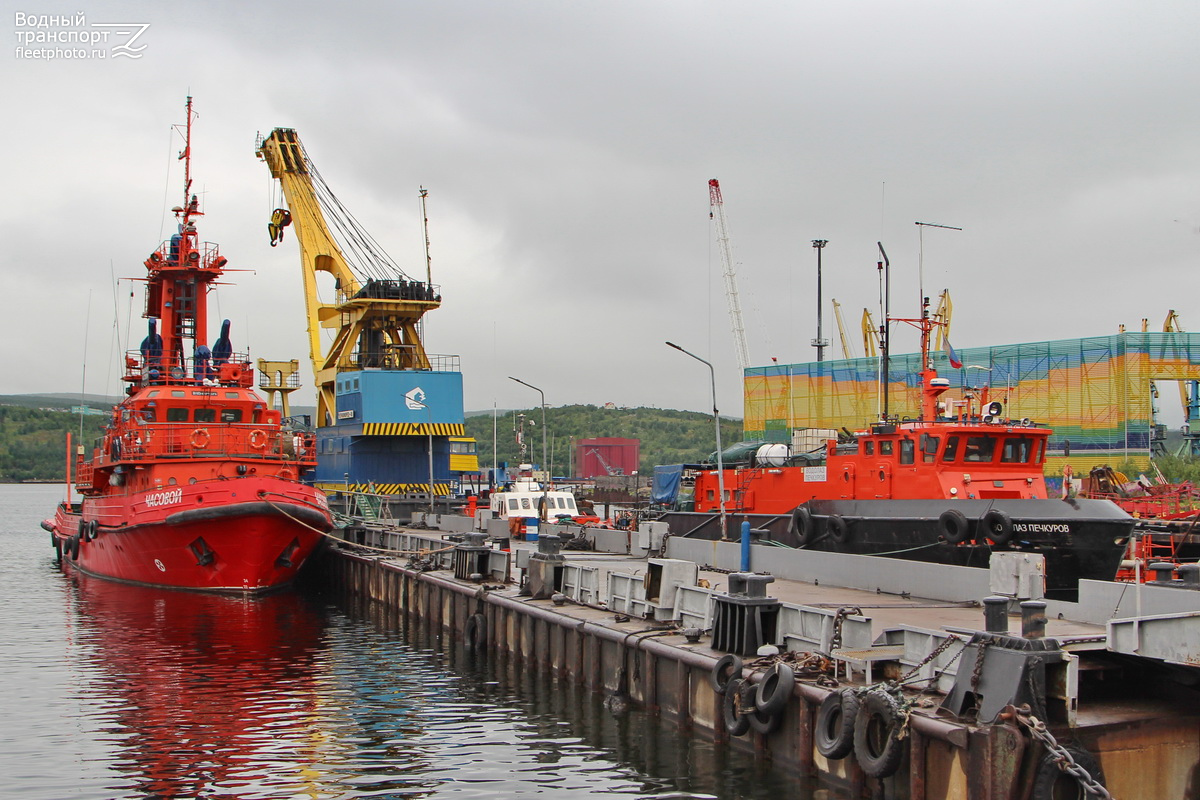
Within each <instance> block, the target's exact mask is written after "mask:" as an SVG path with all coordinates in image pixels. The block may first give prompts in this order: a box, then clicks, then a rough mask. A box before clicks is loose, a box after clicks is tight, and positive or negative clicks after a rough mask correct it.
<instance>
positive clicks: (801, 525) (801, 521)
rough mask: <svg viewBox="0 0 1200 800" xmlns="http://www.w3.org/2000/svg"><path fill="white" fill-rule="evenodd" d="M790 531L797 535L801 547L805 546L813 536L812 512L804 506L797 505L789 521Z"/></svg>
mask: <svg viewBox="0 0 1200 800" xmlns="http://www.w3.org/2000/svg"><path fill="white" fill-rule="evenodd" d="M788 533H790V534H792V535H793V536H795V537H796V542H797V543H798V544H799V546H800V547H804V546H805V545H806V544H808V543H809V542H810V541H812V537H813V518H812V512H811V511H809V510H808V509H807V508H805V507H804V506H797V507H796V510H795V511H793V512H792V518H791V520H789V521H788Z"/></svg>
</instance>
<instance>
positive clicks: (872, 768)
mask: <svg viewBox="0 0 1200 800" xmlns="http://www.w3.org/2000/svg"><path fill="white" fill-rule="evenodd" d="M901 723H902V718H901V714H900V706H899V704H898V703H897V702H896V699H895V698H894V697H892V696H891V695H890V694H888V693H887V692H882V691H869V692H867V693H865V694H864V695H863V697H862V704H861V705H860V706H859V707H858V715H857V716H856V717H855V719H854V757H855V758H856V759H858V765H859V766H860V767H862V771H863V772H865V773H866V774H867V775H869V776H870V777H872V778H886V777H888V776H889V775H894V774H896V770H898V769H900V761H901V759H902V757H903V756H904V743H905V742H906V741H907V738H904V739H902V738H900V731H901V728H902V727H903V725H902V724H901Z"/></svg>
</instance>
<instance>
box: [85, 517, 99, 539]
mask: <svg viewBox="0 0 1200 800" xmlns="http://www.w3.org/2000/svg"><path fill="white" fill-rule="evenodd" d="M99 532H100V523H99V522H97V521H96V520H94V519H93V520H89V521H88V524H87V527H86V528H85V529H84V533H83V535H84V538H85V539H87V540H88V541H89V542H94V541H96V535H97V534H98V533H99Z"/></svg>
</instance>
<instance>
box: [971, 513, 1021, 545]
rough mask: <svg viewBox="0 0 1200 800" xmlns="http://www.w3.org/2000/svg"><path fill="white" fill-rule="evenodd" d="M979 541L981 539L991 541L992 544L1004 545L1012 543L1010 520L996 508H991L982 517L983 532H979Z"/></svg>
mask: <svg viewBox="0 0 1200 800" xmlns="http://www.w3.org/2000/svg"><path fill="white" fill-rule="evenodd" d="M979 537H980V539H979V541H980V543H981V544H982V542H983V537H987V538H988V539H991V540H992V544H998V545H1006V544H1008V543H1009V542H1011V541H1012V537H1013V524H1012V518H1011V517H1009V516H1008V514H1006V513H1005V512H1003V511H1001V510H1000V509H998V508H993V509H991V510H990V511H988V512H987V513H986V514H984V515H983V530H981V531H980V532H979Z"/></svg>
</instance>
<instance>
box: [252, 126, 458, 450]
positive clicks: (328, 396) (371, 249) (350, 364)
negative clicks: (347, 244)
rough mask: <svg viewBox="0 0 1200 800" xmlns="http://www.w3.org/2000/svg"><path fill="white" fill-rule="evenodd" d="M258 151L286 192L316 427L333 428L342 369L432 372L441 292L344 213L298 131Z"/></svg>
mask: <svg viewBox="0 0 1200 800" xmlns="http://www.w3.org/2000/svg"><path fill="white" fill-rule="evenodd" d="M257 155H258V157H259V158H261V159H262V160H263V161H264V162H265V163H266V165H267V168H268V169H269V170H270V171H271V176H272V177H274V178H276V179H277V180H278V181H279V183H280V186H281V188H282V189H283V195H284V198H285V200H286V201H287V205H288V211H289V212H290V223H291V225H292V226H293V230H294V231H295V235H296V239H297V240H298V241H299V244H300V259H301V265H302V270H303V279H304V302H305V309H306V312H307V317H308V341H309V357H310V358H311V359H312V366H313V373H314V377H315V380H316V385H317V425H318V426H327V425H332V424H333V423H334V421H335V420H336V419H337V404H336V387H337V375H338V373H339V372H342V371H348V370H357V369H363V368H369V367H375V368H382V369H396V370H404V369H415V370H428V369H430V362H429V357H428V355H427V354H426V352H425V347H424V345H423V344H422V341H421V331H420V322H421V318H422V316H423V315H424V314H425V312H426V311H429V310H431V309H434V308H437V307H438V306H440V305H441V297H440V295H438V294H436V293H435V290H434V287H433V286H432V285H430V284H428V283H424V282H420V281H413V280H407V279H406V277H405V276H404V275H403V273H402V272H401V271H400V269H399V268H398V267H396V265H395V264H394V263H392V262H391V261H390V259H389V258H388V257H387V256H386V254H385V253H383V252H382V249H381V248H379V247H378V246H377V245H376V244H375V243H374V240H373V239H371V238H370V236H369V235H368V234H366V233H365V231H362V230H361V229H359V228H358V227H357V223H356V222H354V220H353V217H350V216H349V215H348V214H345V212H344V210H343V209H341V205H340V203H338V202H337V200H336V198H335V197H333V195H332V193H331V192H330V191H329V189H328V187H327V186H325V184H324V182H323V181H322V180H321V178H320V174H319V173H318V172H317V171H316V169H315V168H314V167H313V165H312V162H311V161H310V160H309V158H308V155H307V153H305V151H304V146H303V145H302V144H301V142H300V137H299V136H297V135H296V131H295V130H293V129H291V128H276V129H275V130H273V131H271V134H270V135H269V136H267V137H266V138H265V139H262V140H261V142H260V143H259V145H258V148H257ZM327 210H328V211H331V212H334V213H340V217H339V218H337V219H335V221H336V222H337V223H338V227H339V230H341V231H342V232H343V237H344V238H348V239H349V240H351V242H352V243H353V244H354V246H356V247H358V248H359V250H360V251H361V252H359V253H358V255H359V256H360V260H359V261H358V262H356V266H357V267H358V268H359V269H358V271H357V272H356V271H355V270H354V269H351V267H350V264H349V262H348V261H347V258H346V256H345V255H344V253H343V251H342V248H341V247H339V244H338V241H337V240H336V239H335V238H334V235H333V232H332V230H331V229H330V224H329V220H328V219H327V214H326V211H327ZM281 212H282V213H281ZM286 213H287V212H283V211H282V209H277V211H276V214H275V215H274V216H273V219H272V224H271V226H270V231H271V234H272V244H275V243H276V241H277V239H278V237H280V236H281V235H282V230H283V226H286V225H287V224H288V222H287V221H282V220H284V219H286ZM318 272H326V273H328V274H330V275H332V276H333V278H334V285H335V297H334V299H333V301H332V302H324V301H322V300H321V298H320V296H319V295H318V293H317V273H318ZM363 273H366V275H365V276H364V275H363ZM322 328H329V329H333V330H334V331H335V336H334V339H333V342H332V343H331V344H330V345H329V347H328V349H327V350H326V349H323V348H322V341H321V339H322V336H321V329H322Z"/></svg>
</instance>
